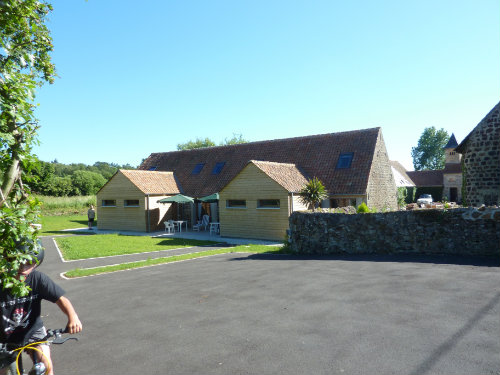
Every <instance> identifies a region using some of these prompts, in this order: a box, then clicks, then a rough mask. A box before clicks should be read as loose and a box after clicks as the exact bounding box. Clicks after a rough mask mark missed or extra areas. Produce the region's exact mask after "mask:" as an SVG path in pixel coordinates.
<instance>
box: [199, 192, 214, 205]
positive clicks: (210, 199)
mask: <svg viewBox="0 0 500 375" xmlns="http://www.w3.org/2000/svg"><path fill="white" fill-rule="evenodd" d="M199 200H200V201H202V202H205V203H216V202H218V201H219V193H213V194H211V195H207V196H206V197H203V198H199Z"/></svg>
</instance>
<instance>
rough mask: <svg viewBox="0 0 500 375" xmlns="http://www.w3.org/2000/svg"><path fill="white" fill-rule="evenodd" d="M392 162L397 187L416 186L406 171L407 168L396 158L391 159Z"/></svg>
mask: <svg viewBox="0 0 500 375" xmlns="http://www.w3.org/2000/svg"><path fill="white" fill-rule="evenodd" d="M389 163H391V168H392V174H393V176H394V181H395V182H396V186H397V187H402V186H415V183H414V182H413V181H412V180H411V178H410V176H408V174H407V173H406V168H405V167H403V165H402V164H401V163H400V162H398V161H395V160H391V161H389Z"/></svg>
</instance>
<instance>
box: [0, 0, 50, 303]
mask: <svg viewBox="0 0 500 375" xmlns="http://www.w3.org/2000/svg"><path fill="white" fill-rule="evenodd" d="M0 7H1V8H0V171H1V172H0V253H1V257H0V283H1V284H2V285H1V286H2V287H3V288H4V289H11V290H12V291H13V292H14V293H15V294H17V295H25V294H27V292H28V289H27V287H26V285H25V284H24V282H23V280H22V279H21V280H18V279H17V277H16V276H17V272H18V269H19V266H20V264H22V263H23V262H26V261H30V260H31V256H30V255H29V254H30V252H32V251H36V250H37V245H36V244H37V241H36V237H37V233H36V230H35V229H34V228H33V227H32V225H31V224H33V223H36V222H38V221H39V202H37V201H36V200H35V199H33V198H32V197H31V196H30V191H29V188H28V187H27V186H26V184H25V183H26V182H29V181H30V172H31V170H32V169H33V168H34V166H35V164H36V158H35V157H34V156H33V155H32V153H31V150H32V147H33V145H34V144H35V143H36V142H37V138H36V136H37V129H38V122H37V120H36V119H35V117H34V108H35V103H34V98H35V89H36V88H37V87H40V86H42V85H43V84H44V83H47V82H49V83H52V82H53V81H54V77H55V67H54V65H53V64H52V62H51V57H50V53H51V52H52V39H51V36H50V33H49V30H48V28H47V26H46V25H45V22H46V17H47V15H48V14H49V13H50V11H51V10H52V6H51V5H50V4H49V3H48V2H47V1H45V0H23V1H20V0H2V1H1V2H0ZM24 245H26V246H24Z"/></svg>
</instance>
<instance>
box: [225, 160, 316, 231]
mask: <svg viewBox="0 0 500 375" xmlns="http://www.w3.org/2000/svg"><path fill="white" fill-rule="evenodd" d="M306 184H307V177H306V175H305V174H304V173H303V172H302V171H300V170H299V169H298V168H297V166H296V165H295V164H288V163H276V162H268V161H257V160H251V161H249V162H248V164H247V165H246V166H245V167H244V168H243V169H242V170H241V172H240V173H238V174H237V175H236V177H235V178H233V179H232V180H231V181H230V182H229V183H228V184H227V185H226V186H225V187H224V188H223V189H222V190H221V192H220V193H219V202H220V203H219V215H220V221H221V223H224V225H221V227H220V230H221V235H222V236H224V237H243V238H259V239H266V240H275V241H281V240H283V239H284V238H285V235H286V231H287V229H288V217H289V216H290V214H291V213H292V212H293V211H299V210H306V209H307V207H306V206H304V205H303V204H302V203H301V202H300V200H299V199H298V198H299V196H298V193H299V192H300V190H301V189H302V188H303V187H304V186H305V185H306Z"/></svg>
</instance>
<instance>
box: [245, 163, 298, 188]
mask: <svg viewBox="0 0 500 375" xmlns="http://www.w3.org/2000/svg"><path fill="white" fill-rule="evenodd" d="M250 163H252V164H254V165H255V166H256V167H257V168H259V169H260V170H261V171H262V172H264V173H265V174H267V175H268V176H269V177H271V178H272V179H273V180H274V181H276V182H277V183H278V184H280V185H281V186H283V188H285V189H286V190H287V191H288V192H292V193H298V192H299V191H300V190H302V188H303V187H304V186H305V185H306V184H307V177H306V176H305V175H304V174H303V173H302V172H301V171H300V170H299V169H298V168H297V166H296V165H295V164H286V163H276V162H270V161H258V160H250Z"/></svg>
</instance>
